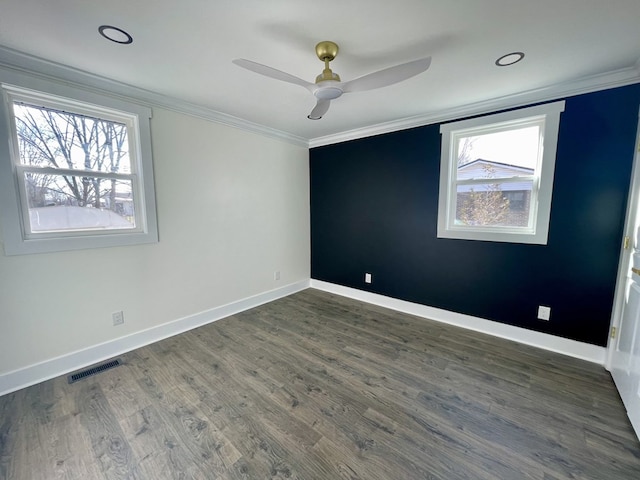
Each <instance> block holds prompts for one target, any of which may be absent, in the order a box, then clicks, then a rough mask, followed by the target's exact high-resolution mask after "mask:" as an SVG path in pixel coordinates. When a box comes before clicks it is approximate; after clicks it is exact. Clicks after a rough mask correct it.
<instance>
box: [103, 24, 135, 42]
mask: <svg viewBox="0 0 640 480" xmlns="http://www.w3.org/2000/svg"><path fill="white" fill-rule="evenodd" d="M98 32H100V35H102V36H103V37H104V38H106V39H107V40H111V41H112V42H115V43H121V44H123V45H128V44H130V43H133V37H132V36H131V35H129V34H128V33H127V32H125V31H124V30H122V29H121V28H118V27H112V26H111V25H100V26H99V27H98Z"/></svg>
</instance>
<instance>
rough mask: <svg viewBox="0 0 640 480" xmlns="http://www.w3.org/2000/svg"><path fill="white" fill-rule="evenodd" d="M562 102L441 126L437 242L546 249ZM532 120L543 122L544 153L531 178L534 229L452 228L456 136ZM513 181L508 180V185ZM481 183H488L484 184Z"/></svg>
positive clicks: (455, 173) (532, 227)
mask: <svg viewBox="0 0 640 480" xmlns="http://www.w3.org/2000/svg"><path fill="white" fill-rule="evenodd" d="M564 105H565V102H564V101H560V102H554V103H548V104H544V105H538V106H535V107H528V108H522V109H518V110H512V111H509V112H504V113H498V114H494V115H487V116H483V117H479V118H473V119H470V120H462V121H459V122H453V123H447V124H444V125H441V126H440V133H441V135H442V147H441V148H442V150H441V158H440V192H439V199H438V232H437V236H438V238H453V239H462V240H482V241H492V242H511V243H530V244H539V245H546V244H547V240H548V237H549V218H550V215H551V197H552V190H553V176H554V171H555V161H556V149H557V145H558V131H559V129H560V113H562V112H563V111H564ZM532 117H542V118H544V132H543V139H544V140H543V143H544V145H543V151H542V157H541V159H540V160H539V161H540V163H541V165H540V167H539V168H536V172H538V171H539V176H534V178H533V189H534V190H535V191H536V192H537V195H532V200H533V199H534V197H537V199H536V200H537V201H532V205H531V206H530V208H532V209H534V210H533V225H530V226H529V227H493V226H491V227H484V228H483V227H470V226H466V225H454V220H455V218H454V217H455V202H456V190H455V188H452V186H453V185H454V182H455V180H456V178H457V164H458V162H457V158H454V157H455V156H456V152H455V142H454V138H455V136H456V132H460V131H461V130H466V129H479V128H481V127H482V126H483V125H487V126H490V125H495V124H498V123H511V124H513V125H517V123H518V121H519V120H524V119H531V118H532ZM511 180H512V179H507V181H511ZM483 183H487V182H486V180H485V181H483Z"/></svg>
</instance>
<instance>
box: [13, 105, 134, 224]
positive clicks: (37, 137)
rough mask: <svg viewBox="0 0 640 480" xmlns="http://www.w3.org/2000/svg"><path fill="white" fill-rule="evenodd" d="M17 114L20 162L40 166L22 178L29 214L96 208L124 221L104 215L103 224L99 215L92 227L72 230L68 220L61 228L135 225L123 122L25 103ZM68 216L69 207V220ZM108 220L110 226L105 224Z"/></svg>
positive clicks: (15, 109) (15, 108) (125, 133)
mask: <svg viewBox="0 0 640 480" xmlns="http://www.w3.org/2000/svg"><path fill="white" fill-rule="evenodd" d="M14 115H15V122H16V133H17V138H18V150H19V155H20V163H21V164H22V165H25V166H29V167H38V168H29V170H28V171H25V175H24V182H25V192H26V196H27V203H28V207H29V209H30V210H32V211H31V213H33V209H40V208H43V207H56V206H58V207H63V206H64V207H80V208H94V209H97V210H101V211H110V212H113V213H114V214H117V215H118V216H120V217H122V218H123V219H125V220H126V222H125V223H122V222H120V221H117V222H116V223H118V225H114V223H113V218H115V217H114V216H113V215H111V214H109V215H102V216H101V217H102V218H103V219H105V220H100V215H98V212H97V211H96V212H94V213H93V214H92V217H90V218H91V219H92V220H90V221H89V224H88V225H83V224H82V221H80V224H79V225H76V226H75V227H74V226H73V225H70V224H69V222H68V220H65V225H66V226H65V225H60V228H61V229H65V228H81V229H82V228H93V227H95V228H99V227H104V228H131V227H132V226H134V225H135V219H134V213H133V190H132V182H131V180H130V179H128V178H126V174H129V173H130V172H131V164H130V158H129V142H128V136H127V126H126V125H125V124H123V123H118V122H114V121H110V120H105V119H100V118H95V117H91V116H86V115H81V114H77V113H69V112H65V111H60V110H55V109H50V108H46V107H41V106H35V105H28V104H25V103H22V102H15V103H14ZM121 174H125V175H121ZM52 212H53V210H49V211H48V212H47V214H49V216H51V214H52ZM70 212H73V210H72V209H70V208H68V209H67V210H66V212H65V213H64V218H65V219H66V218H68V217H69V215H70ZM73 215H75V216H79V215H81V216H82V217H83V218H85V219H86V218H89V217H87V216H86V215H85V214H79V213H73ZM39 216H42V215H39ZM58 216H60V218H62V215H58ZM109 219H110V220H109ZM104 221H107V222H108V224H107V225H102V224H101V223H104ZM54 223H55V222H54ZM72 223H73V222H72ZM35 229H37V228H35ZM54 229H55V228H54Z"/></svg>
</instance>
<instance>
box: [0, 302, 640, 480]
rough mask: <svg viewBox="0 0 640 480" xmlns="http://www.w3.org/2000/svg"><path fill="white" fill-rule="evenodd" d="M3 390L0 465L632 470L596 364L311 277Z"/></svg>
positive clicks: (536, 472)
mask: <svg viewBox="0 0 640 480" xmlns="http://www.w3.org/2000/svg"><path fill="white" fill-rule="evenodd" d="M122 359H123V365H122V366H120V367H118V368H115V369H112V370H108V371H105V372H103V373H101V374H99V375H96V376H93V377H90V378H86V379H83V380H81V381H79V382H77V383H75V384H71V385H70V384H68V383H67V382H66V380H65V379H64V378H63V377H60V378H57V379H53V380H50V381H48V382H43V383H42V384H39V385H34V386H33V387H29V388H27V389H24V390H21V391H18V392H14V393H12V394H9V395H5V396H3V397H0V480H5V479H6V480H9V479H11V480H14V479H17V480H23V479H24V480H38V479H46V480H49V479H67V480H80V479H92V480H93V479H102V478H104V479H114V478H119V479H124V478H126V479H141V480H142V479H144V480H146V479H152V480H164V479H185V480H186V479H203V480H204V479H207V480H211V479H220V480H242V479H243V480H247V479H260V480H262V479H289V480H291V479H300V480H303V479H304V480H314V479H318V480H327V479H331V480H333V479H349V480H364V479H366V480H403V479H407V480H409V479H418V478H419V479H443V480H457V479H486V480H493V479H509V480H511V479H535V480H570V479H571V480H575V479H592V480H596V479H597V480H601V479H606V480H617V479H625V480H626V479H636V478H640V443H639V442H638V439H637V438H636V437H635V434H634V432H633V430H632V428H631V426H630V424H629V421H628V419H627V418H626V415H625V411H624V408H623V406H622V404H621V402H620V399H619V397H618V395H617V392H616V391H615V387H614V386H613V382H612V381H611V377H610V375H609V374H608V372H606V371H605V370H604V369H603V368H602V367H599V366H597V365H593V364H590V363H588V362H583V361H580V360H576V359H573V358H567V357H563V356H562V355H558V354H554V353H552V352H546V351H541V350H538V349H536V348H534V347H529V346H525V345H520V344H517V343H514V342H510V341H508V340H504V339H497V338H493V337H490V336H487V335H483V334H479V333H475V332H470V331H467V330H463V329H460V328H456V327H451V326H447V325H443V324H439V323H436V322H431V321H428V320H425V319H421V318H417V317H414V316H411V315H404V314H400V313H398V312H393V311H390V310H387V309H385V308H383V307H379V306H375V305H368V304H365V303H362V302H358V301H355V300H352V299H349V298H345V297H339V296H336V295H332V294H328V293H326V292H320V291H317V290H313V289H308V290H305V291H303V292H299V293H297V294H295V295H291V296H289V297H285V298H282V299H280V300H277V301H274V302H271V303H269V304H265V305H262V306H260V307H258V308H255V309H252V310H249V311H246V312H242V313H240V314H237V315H234V316H231V317H228V318H226V319H223V320H220V321H218V322H215V323H213V324H210V325H207V326H204V327H201V328H198V329H195V330H192V331H190V332H186V333H184V334H181V335H178V336H175V337H172V338H169V339H166V340H163V341H161V342H158V343H156V344H152V345H149V346H146V347H143V348H140V349H137V350H135V351H133V352H129V353H127V354H125V355H123V356H122Z"/></svg>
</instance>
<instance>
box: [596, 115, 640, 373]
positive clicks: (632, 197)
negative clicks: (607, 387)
mask: <svg viewBox="0 0 640 480" xmlns="http://www.w3.org/2000/svg"><path fill="white" fill-rule="evenodd" d="M638 119H639V121H638V127H637V133H636V143H635V145H634V150H635V151H634V155H633V167H632V169H631V180H630V184H629V195H628V198H627V213H626V217H625V221H624V230H623V234H622V238H621V239H620V250H621V253H620V261H619V263H618V275H617V277H616V289H615V293H614V296H613V309H612V312H611V324H610V327H609V338H608V340H607V356H606V359H605V365H604V366H605V368H606V369H607V370H611V365H612V355H613V354H614V352H615V348H616V341H615V339H613V338H611V329H612V328H615V329H616V330H618V331H619V330H620V329H619V326H620V320H621V318H622V311H623V308H624V303H625V296H626V294H627V285H628V283H629V278H630V276H631V254H632V253H633V248H634V246H635V247H636V248H640V245H636V233H637V231H636V228H637V226H638V224H639V222H638V213H639V210H638V203H639V202H640V165H639V164H640V110H639V111H638ZM624 237H629V239H630V242H629V248H626V249H625V248H624Z"/></svg>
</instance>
